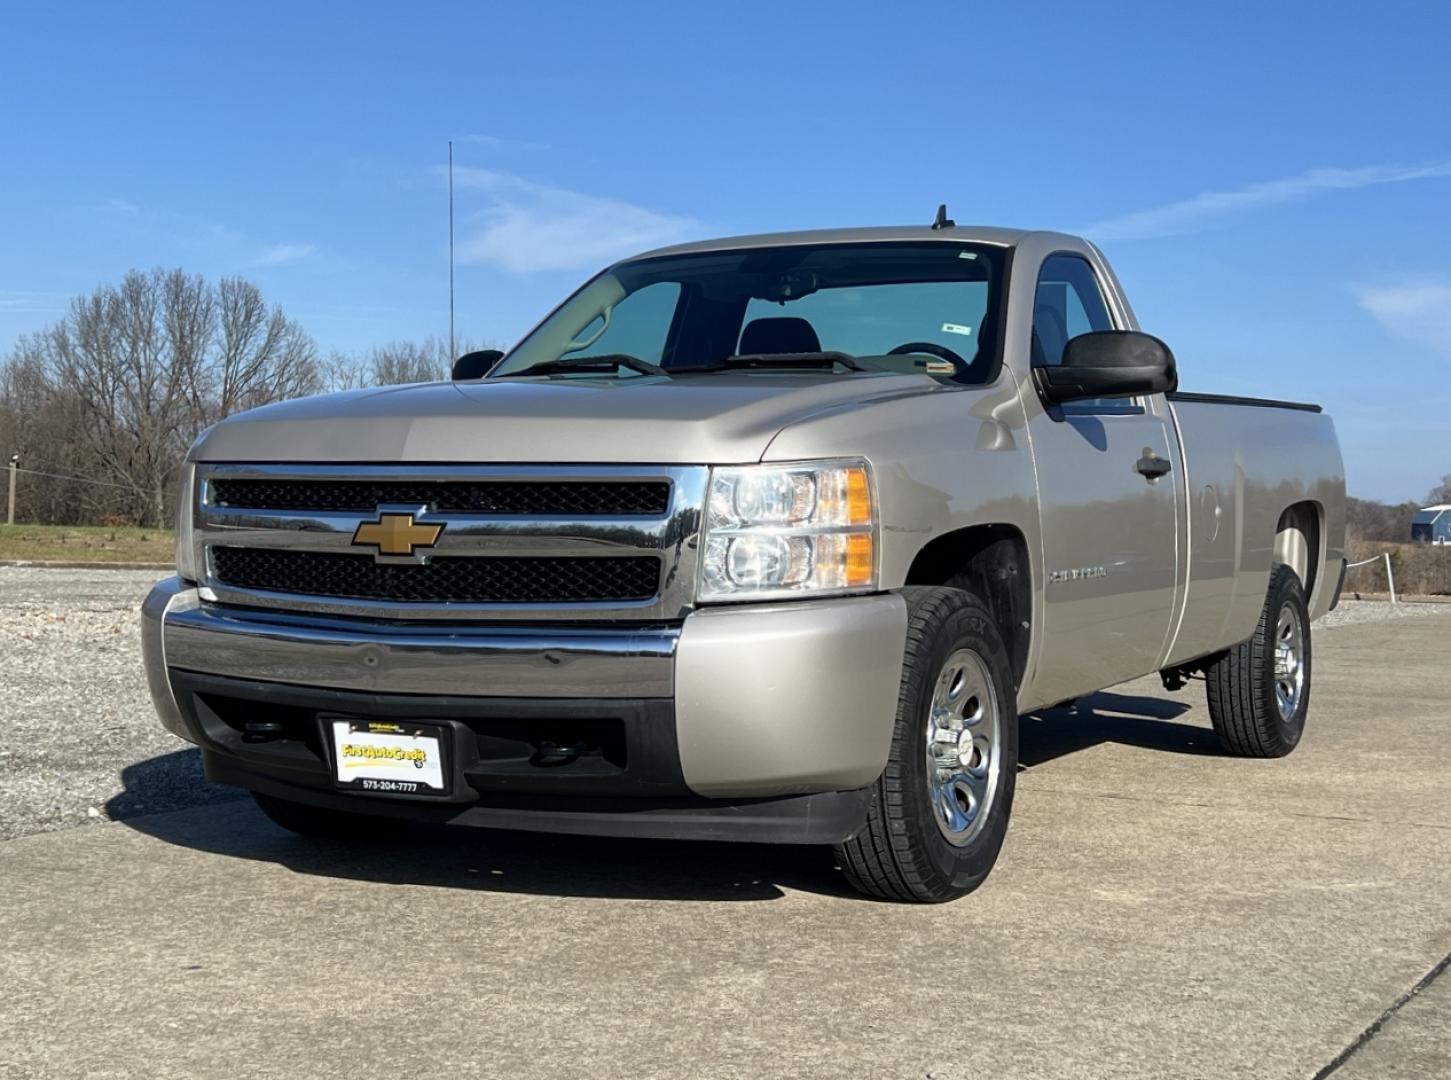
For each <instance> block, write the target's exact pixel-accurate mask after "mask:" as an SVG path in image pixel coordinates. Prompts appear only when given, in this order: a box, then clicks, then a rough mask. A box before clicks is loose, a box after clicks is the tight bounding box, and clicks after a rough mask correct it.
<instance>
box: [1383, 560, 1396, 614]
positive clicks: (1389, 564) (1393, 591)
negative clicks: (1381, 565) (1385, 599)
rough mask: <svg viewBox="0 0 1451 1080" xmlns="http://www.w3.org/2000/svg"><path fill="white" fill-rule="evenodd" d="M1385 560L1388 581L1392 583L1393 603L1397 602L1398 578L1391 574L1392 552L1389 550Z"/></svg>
mask: <svg viewBox="0 0 1451 1080" xmlns="http://www.w3.org/2000/svg"><path fill="white" fill-rule="evenodd" d="M1385 561H1386V581H1388V582H1389V583H1390V587H1391V603H1392V604H1394V603H1396V579H1395V578H1394V577H1392V576H1391V553H1390V552H1389V551H1387V552H1386V553H1385Z"/></svg>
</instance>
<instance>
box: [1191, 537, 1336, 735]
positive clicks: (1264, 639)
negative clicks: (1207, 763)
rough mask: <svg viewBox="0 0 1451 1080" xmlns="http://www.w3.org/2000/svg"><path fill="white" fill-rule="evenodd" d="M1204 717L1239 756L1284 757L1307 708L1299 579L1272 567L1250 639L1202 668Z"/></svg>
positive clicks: (1306, 624)
mask: <svg viewBox="0 0 1451 1080" xmlns="http://www.w3.org/2000/svg"><path fill="white" fill-rule="evenodd" d="M1204 675H1205V685H1206V687H1207V689H1208V694H1209V719H1210V720H1211V721H1212V722H1213V723H1214V733H1215V734H1216V735H1218V736H1219V742H1220V745H1221V746H1223V747H1224V749H1225V750H1227V751H1229V753H1231V754H1235V755H1237V756H1239V757H1259V758H1272V757H1284V756H1285V755H1286V754H1288V753H1289V752H1290V751H1291V750H1293V749H1295V747H1296V746H1297V745H1299V742H1300V736H1301V735H1303V734H1304V733H1305V713H1306V712H1307V711H1308V710H1309V707H1310V612H1309V609H1308V607H1307V606H1306V604H1305V590H1304V588H1303V587H1302V586H1301V584H1300V577H1299V575H1298V574H1296V573H1295V571H1294V570H1292V569H1291V568H1290V567H1288V566H1283V565H1281V566H1277V567H1275V571H1274V574H1273V575H1272V576H1271V578H1270V591H1269V594H1268V595H1267V596H1266V597H1265V606H1264V610H1263V611H1261V612H1260V621H1259V625H1258V626H1257V627H1256V628H1255V632H1254V636H1253V637H1251V638H1250V639H1249V640H1248V641H1244V642H1241V643H1240V644H1238V645H1236V646H1235V647H1234V648H1232V649H1230V650H1229V651H1228V652H1227V653H1225V654H1224V655H1223V656H1221V657H1220V658H1219V659H1218V660H1216V661H1215V662H1214V663H1212V664H1210V665H1209V667H1208V668H1206V669H1205V672H1204Z"/></svg>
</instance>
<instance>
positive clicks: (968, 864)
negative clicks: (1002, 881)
mask: <svg viewBox="0 0 1451 1080" xmlns="http://www.w3.org/2000/svg"><path fill="white" fill-rule="evenodd" d="M902 596H903V598H904V599H905V600H906V601H907V648H906V656H905V658H904V661H903V665H902V682H901V687H900V690H899V693H898V699H897V716H896V724H895V728H894V731H893V735H892V749H891V753H890V755H889V756H888V759H887V765H886V768H885V769H884V770H883V772H882V775H881V777H879V778H878V780H877V783H876V785H875V788H874V789H873V793H872V803H871V808H870V810H869V811H868V815H867V823H866V825H865V826H864V827H863V829H862V830H861V832H859V833H857V835H856V836H854V837H852V838H851V839H850V840H847V841H846V842H845V843H843V844H840V845H838V846H837V848H836V854H837V858H838V859H839V860H840V862H841V867H842V870H843V872H844V873H845V874H846V877H847V879H848V880H849V881H850V882H851V883H852V885H853V886H855V887H856V888H857V889H858V890H860V891H861V892H864V893H866V894H868V895H870V896H878V897H882V898H884V899H888V900H912V901H917V902H920V903H942V902H943V901H947V900H955V899H957V898H958V897H960V896H964V895H966V894H967V893H970V892H972V890H974V889H976V888H977V887H978V886H979V885H981V884H982V883H983V881H984V880H986V878H987V876H988V873H989V871H991V870H992V867H993V863H994V862H996V861H997V857H998V851H999V850H1000V849H1001V848H1002V845H1003V838H1004V836H1005V835H1006V833H1007V828H1008V817H1009V815H1010V814H1011V812H1012V807H1013V789H1014V786H1015V784H1016V781H1017V769H1018V716H1017V695H1016V694H1015V692H1014V690H1013V681H1012V676H1011V674H1010V671H1009V667H1008V655H1007V649H1006V648H1005V647H1004V646H1003V641H1002V637H1001V635H1000V634H999V633H998V629H997V626H996V624H995V623H994V622H993V620H992V616H991V615H990V614H989V612H988V610H987V608H986V607H985V606H984V605H983V603H982V602H981V601H980V600H978V599H977V597H975V596H974V595H972V594H971V593H970V592H967V591H965V590H962V589H950V588H937V587H930V588H929V587H917V588H907V589H903V590H902Z"/></svg>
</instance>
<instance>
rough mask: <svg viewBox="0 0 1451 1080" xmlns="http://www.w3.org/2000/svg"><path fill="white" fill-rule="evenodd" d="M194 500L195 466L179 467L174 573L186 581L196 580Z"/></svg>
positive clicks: (185, 465)
mask: <svg viewBox="0 0 1451 1080" xmlns="http://www.w3.org/2000/svg"><path fill="white" fill-rule="evenodd" d="M195 502H196V466H195V465H193V464H192V463H191V462H190V461H187V462H186V464H184V465H182V467H181V490H180V491H178V492H177V494H176V573H177V576H178V577H181V578H183V579H185V580H187V581H195V580H197V568H196V544H195V542H194V538H193V535H192V528H191V519H192V508H193V504H195Z"/></svg>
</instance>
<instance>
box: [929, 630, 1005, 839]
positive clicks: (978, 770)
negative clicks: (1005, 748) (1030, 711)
mask: <svg viewBox="0 0 1451 1080" xmlns="http://www.w3.org/2000/svg"><path fill="white" fill-rule="evenodd" d="M926 749H927V798H928V801H929V803H930V804H931V807H932V817H933V818H934V819H935V820H936V822H937V828H938V829H939V830H940V831H941V832H942V835H943V836H944V837H945V838H946V839H947V841H948V842H949V843H951V844H953V845H955V846H957V847H961V846H962V845H964V844H967V843H970V842H971V841H972V840H973V839H974V838H975V837H976V836H977V835H978V833H980V832H981V831H982V829H983V826H984V824H985V823H986V822H987V819H988V813H989V812H990V811H991V809H992V801H993V797H994V794H995V792H996V791H997V786H998V783H997V781H998V771H999V770H1000V769H1001V767H1002V713H1001V710H1000V709H999V708H998V698H997V692H996V690H994V688H993V681H992V676H991V675H990V673H989V672H988V668H987V664H985V663H984V662H983V659H982V657H980V656H978V654H977V653H975V652H973V651H972V650H971V649H959V650H957V651H956V652H955V653H953V654H952V655H951V656H949V657H948V658H947V662H946V663H945V664H943V665H942V670H941V671H940V672H938V675H937V681H936V682H935V683H933V685H932V704H931V706H930V707H929V709H928V712H927V746H926Z"/></svg>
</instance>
